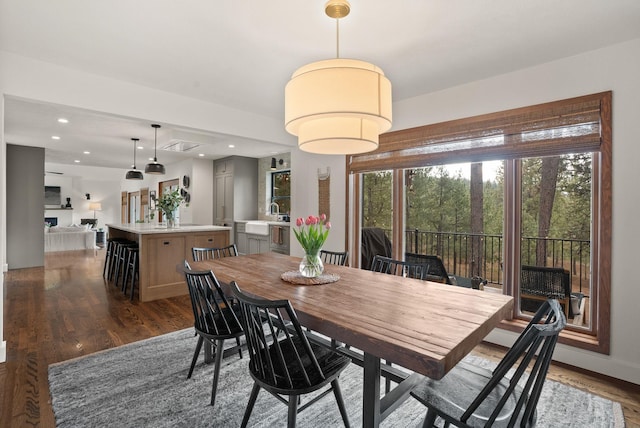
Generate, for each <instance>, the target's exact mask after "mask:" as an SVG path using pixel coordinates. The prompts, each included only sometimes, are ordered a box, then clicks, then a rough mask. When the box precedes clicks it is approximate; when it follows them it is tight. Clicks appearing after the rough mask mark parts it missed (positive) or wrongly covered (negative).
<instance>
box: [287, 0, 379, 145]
mask: <svg viewBox="0 0 640 428" xmlns="http://www.w3.org/2000/svg"><path fill="white" fill-rule="evenodd" d="M350 10H351V7H350V5H349V2H348V1H347V0H329V1H328V2H327V3H326V4H325V13H326V14H327V15H328V16H329V17H331V18H335V19H336V59H328V60H323V61H317V62H313V63H311V64H307V65H305V66H302V67H300V68H299V69H297V70H296V71H295V72H294V73H293V75H292V76H291V80H290V81H289V83H287V86H286V88H285V129H286V130H287V132H289V133H290V134H293V135H296V136H297V137H298V147H299V148H300V149H301V150H304V151H306V152H311V153H320V154H340V155H346V154H356V153H364V152H370V151H372V150H375V149H377V148H378V137H379V135H380V134H381V133H383V132H385V131H387V130H389V129H390V128H391V110H392V108H391V82H390V81H389V79H387V78H386V77H385V75H384V72H383V71H382V70H381V69H380V68H378V67H377V66H375V65H373V64H371V63H368V62H365V61H360V60H355V59H342V58H340V24H339V21H340V18H344V17H345V16H347V15H348V14H349V11H350Z"/></svg>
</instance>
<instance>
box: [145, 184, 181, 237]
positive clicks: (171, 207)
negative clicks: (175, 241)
mask: <svg viewBox="0 0 640 428" xmlns="http://www.w3.org/2000/svg"><path fill="white" fill-rule="evenodd" d="M183 203H185V200H184V198H183V197H182V196H181V195H180V191H178V190H174V191H173V192H169V193H165V194H163V195H162V196H161V197H160V199H156V206H155V209H156V210H158V211H161V212H162V213H163V214H164V217H165V220H166V223H167V228H168V229H171V228H173V227H175V224H176V223H175V222H176V219H175V213H176V210H177V209H178V207H179V206H180V205H182V204H183ZM187 205H188V204H187ZM150 216H151V218H153V217H154V215H153V212H151V215H150Z"/></svg>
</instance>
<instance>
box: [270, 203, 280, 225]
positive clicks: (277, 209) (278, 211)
mask: <svg viewBox="0 0 640 428" xmlns="http://www.w3.org/2000/svg"><path fill="white" fill-rule="evenodd" d="M274 205H275V207H276V221H277V220H279V217H280V205H278V204H277V203H276V202H271V203H270V204H269V211H271V214H272V215H273V211H272V210H271V207H273V206H274Z"/></svg>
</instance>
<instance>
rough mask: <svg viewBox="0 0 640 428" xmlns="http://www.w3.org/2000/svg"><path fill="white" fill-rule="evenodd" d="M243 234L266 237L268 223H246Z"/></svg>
mask: <svg viewBox="0 0 640 428" xmlns="http://www.w3.org/2000/svg"><path fill="white" fill-rule="evenodd" d="M245 233H250V234H253V235H268V234H269V223H268V222H266V221H260V220H258V221H248V222H247V224H246V226H245Z"/></svg>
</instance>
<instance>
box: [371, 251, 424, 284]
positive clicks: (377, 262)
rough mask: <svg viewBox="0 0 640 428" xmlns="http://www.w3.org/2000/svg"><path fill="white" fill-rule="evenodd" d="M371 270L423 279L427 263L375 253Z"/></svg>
mask: <svg viewBox="0 0 640 428" xmlns="http://www.w3.org/2000/svg"><path fill="white" fill-rule="evenodd" d="M371 270H372V271H373V272H382V273H388V274H391V275H398V276H405V277H407V278H416V279H425V276H426V274H427V272H428V271H429V265H428V264H425V263H420V262H418V263H415V262H410V261H402V260H395V259H392V258H390V257H385V256H381V255H379V254H376V255H375V256H374V257H373V261H372V262H371Z"/></svg>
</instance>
